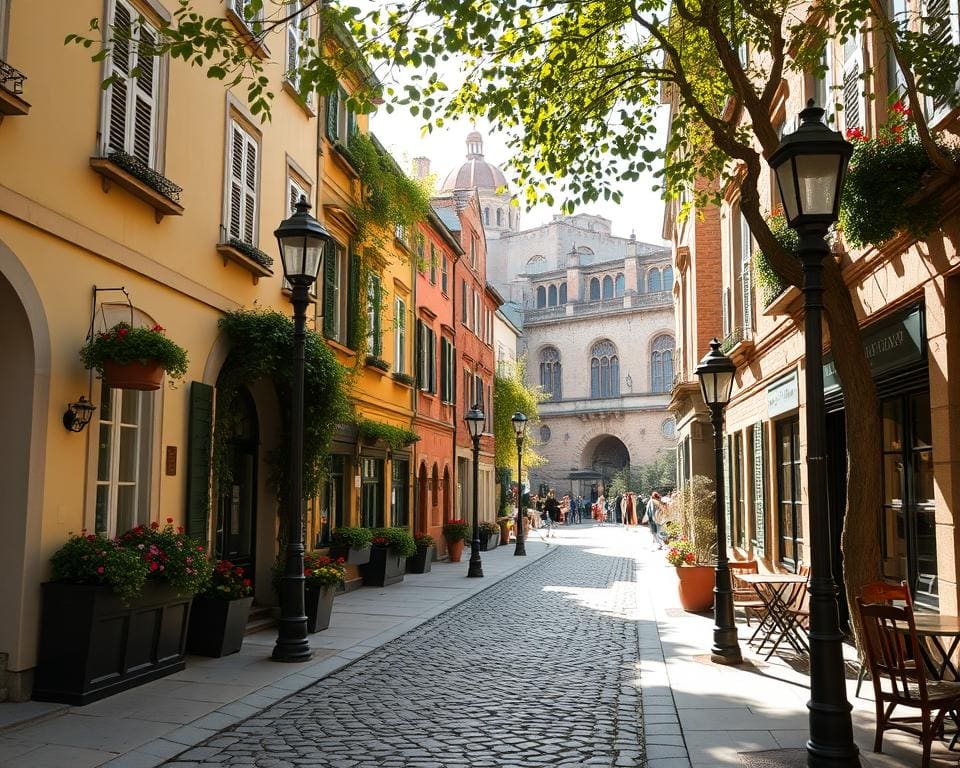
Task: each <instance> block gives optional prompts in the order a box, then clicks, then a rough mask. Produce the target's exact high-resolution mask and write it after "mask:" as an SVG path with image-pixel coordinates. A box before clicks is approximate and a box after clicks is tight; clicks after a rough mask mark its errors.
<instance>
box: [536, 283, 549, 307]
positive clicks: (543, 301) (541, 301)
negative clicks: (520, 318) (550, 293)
mask: <svg viewBox="0 0 960 768" xmlns="http://www.w3.org/2000/svg"><path fill="white" fill-rule="evenodd" d="M545 306H547V289H546V288H544V287H543V286H542V285H541V286H540V287H539V288H537V309H543V308H544V307H545Z"/></svg>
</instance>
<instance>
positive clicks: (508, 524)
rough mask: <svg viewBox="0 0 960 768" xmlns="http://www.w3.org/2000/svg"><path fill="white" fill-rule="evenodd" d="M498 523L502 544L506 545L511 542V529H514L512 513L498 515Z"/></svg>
mask: <svg viewBox="0 0 960 768" xmlns="http://www.w3.org/2000/svg"><path fill="white" fill-rule="evenodd" d="M497 525H499V526H500V546H506V545H507V544H509V543H510V531H512V530H513V517H511V516H510V515H505V516H504V517H498V518H497Z"/></svg>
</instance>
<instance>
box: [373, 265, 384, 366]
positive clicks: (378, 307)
mask: <svg viewBox="0 0 960 768" xmlns="http://www.w3.org/2000/svg"><path fill="white" fill-rule="evenodd" d="M373 300H374V302H375V306H374V308H373V354H374V355H376V356H377V357H381V356H382V355H383V327H382V323H381V316H382V312H383V286H382V285H380V278H379V277H375V278H374V279H373Z"/></svg>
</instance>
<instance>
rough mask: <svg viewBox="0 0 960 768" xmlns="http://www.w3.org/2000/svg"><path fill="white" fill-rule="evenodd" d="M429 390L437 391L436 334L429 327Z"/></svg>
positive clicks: (434, 392)
mask: <svg viewBox="0 0 960 768" xmlns="http://www.w3.org/2000/svg"><path fill="white" fill-rule="evenodd" d="M430 392H432V393H433V394H436V393H437V336H436V334H435V333H434V332H433V329H432V328H431V329H430Z"/></svg>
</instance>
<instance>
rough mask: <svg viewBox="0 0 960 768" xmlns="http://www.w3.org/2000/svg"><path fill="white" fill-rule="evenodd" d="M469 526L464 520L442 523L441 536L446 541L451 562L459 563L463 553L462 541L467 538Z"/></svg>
mask: <svg viewBox="0 0 960 768" xmlns="http://www.w3.org/2000/svg"><path fill="white" fill-rule="evenodd" d="M469 530H470V528H469V526H467V522H466V520H461V519H456V520H450V521H449V522H446V523H444V524H443V538H444V539H445V540H446V542H447V552H448V553H449V554H450V562H451V563H459V562H460V557H461V556H462V555H463V541H464V539H466V538H467V533H468V532H469Z"/></svg>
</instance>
